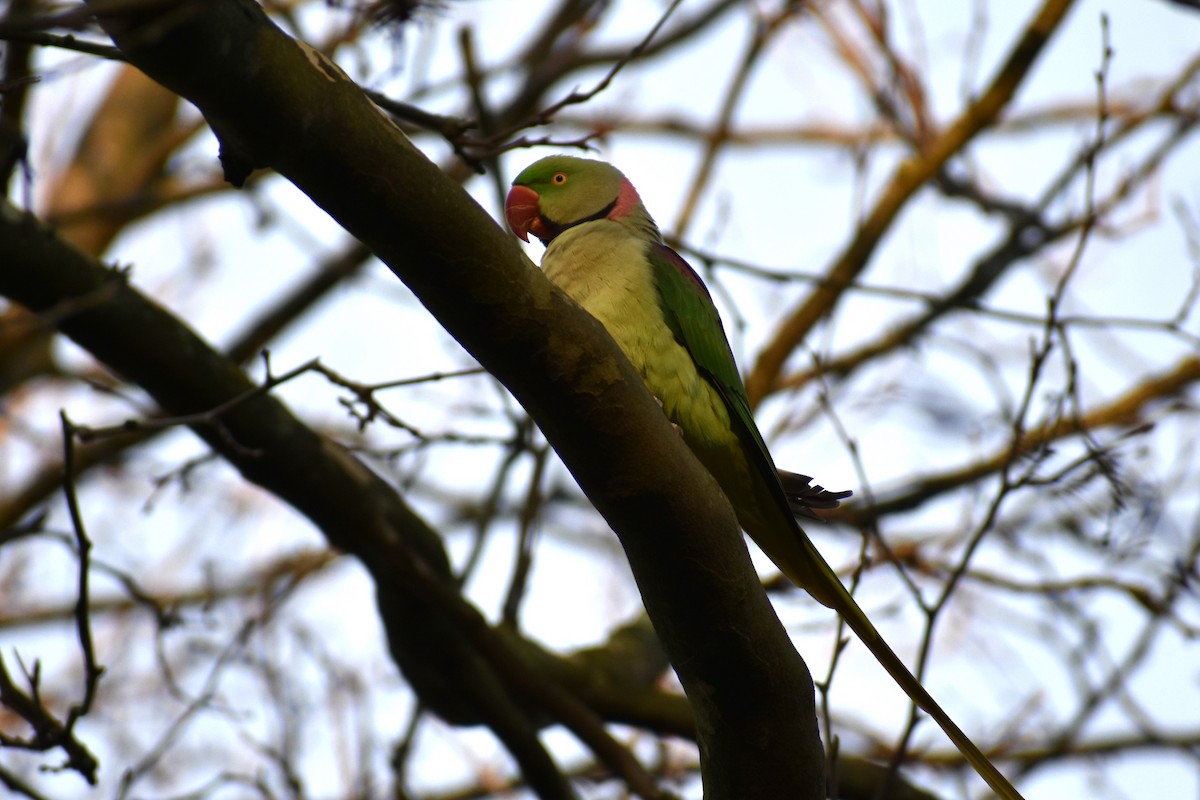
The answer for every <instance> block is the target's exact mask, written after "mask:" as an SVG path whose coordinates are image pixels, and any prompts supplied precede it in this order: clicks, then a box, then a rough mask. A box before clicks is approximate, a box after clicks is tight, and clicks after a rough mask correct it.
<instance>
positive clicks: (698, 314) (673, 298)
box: [647, 242, 851, 519]
mask: <svg viewBox="0 0 1200 800" xmlns="http://www.w3.org/2000/svg"><path fill="white" fill-rule="evenodd" d="M647 257H648V258H649V259H650V263H651V264H652V265H653V268H654V279H655V285H656V286H657V288H658V293H659V300H660V302H661V305H662V308H663V313H664V315H665V317H666V320H667V324H668V325H669V326H670V328H671V330H672V332H673V333H674V334H675V339H676V341H678V342H679V343H680V344H681V345H683V347H684V348H685V349H686V350H687V351H688V352H689V353H690V354H691V356H692V361H693V362H694V363H695V365H696V369H697V370H698V371H699V372H700V374H701V375H702V376H703V377H704V378H705V379H706V380H707V381H708V382H709V383H710V384H712V386H713V387H714V388H715V389H716V390H717V393H718V394H719V395H720V396H721V399H722V401H723V402H724V404H725V410H726V411H727V412H728V414H729V419H730V424H731V425H732V426H733V430H734V433H735V434H736V435H737V437H738V440H739V441H741V443H742V447H743V448H744V449H745V451H746V453H747V455H748V458H747V461H749V462H750V463H752V464H753V466H754V469H755V470H756V471H757V472H758V473H759V474H760V476H761V477H762V478H763V479H764V480H765V481H766V483H767V485H769V486H772V487H778V491H775V490H773V491H772V494H773V495H774V496H775V499H776V501H778V502H781V503H782V504H784V505H785V506H786V507H787V509H788V511H790V513H791V514H792V515H798V516H803V517H808V518H810V519H820V517H818V516H817V515H816V514H815V513H814V512H813V509H830V508H836V507H837V505H838V503H839V501H841V500H842V499H844V498H846V497H849V496H850V494H851V492H849V491H843V492H831V491H828V490H827V489H825V488H824V487H822V486H814V485H813V484H812V478H810V477H808V476H807V475H800V474H798V473H795V472H785V471H783V470H780V469H777V468H776V467H775V462H774V460H773V459H772V458H771V452H770V450H768V449H767V445H766V443H765V442H764V441H763V438H762V434H761V433H759V430H758V425H756V424H755V422H754V415H753V414H752V413H751V411H750V401H749V399H747V397H746V389H745V386H743V385H742V376H741V375H740V374H739V373H738V368H737V362H736V361H735V360H734V358H733V351H732V350H731V349H730V347H729V340H728V339H726V338H725V328H724V326H722V325H721V317H720V315H719V314H718V313H717V307H716V306H715V305H714V304H713V301H712V296H711V295H710V294H709V293H708V289H707V288H706V287H705V286H704V283H703V281H701V280H700V276H698V275H697V274H696V272H695V270H693V269H692V268H691V266H690V265H689V264H688V263H687V262H686V261H684V259H683V257H682V256H681V255H679V254H678V253H676V252H675V251H674V250H672V249H671V248H670V247H668V246H666V245H665V244H662V243H661V242H654V243H651V244H649V245H648V246H647Z"/></svg>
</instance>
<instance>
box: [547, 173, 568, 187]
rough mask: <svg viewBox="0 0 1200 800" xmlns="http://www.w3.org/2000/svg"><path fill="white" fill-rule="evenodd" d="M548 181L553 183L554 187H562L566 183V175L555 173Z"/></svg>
mask: <svg viewBox="0 0 1200 800" xmlns="http://www.w3.org/2000/svg"><path fill="white" fill-rule="evenodd" d="M550 180H551V181H553V182H554V185H555V186H562V185H563V184H564V183H566V182H567V173H565V172H556V173H554V177H553V178H551V179H550Z"/></svg>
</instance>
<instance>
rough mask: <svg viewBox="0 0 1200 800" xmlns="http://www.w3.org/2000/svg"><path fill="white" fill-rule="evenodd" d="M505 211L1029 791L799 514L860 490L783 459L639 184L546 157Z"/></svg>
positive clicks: (827, 583)
mask: <svg viewBox="0 0 1200 800" xmlns="http://www.w3.org/2000/svg"><path fill="white" fill-rule="evenodd" d="M505 216H506V217H507V220H508V224H509V226H510V227H511V228H512V230H513V231H514V232H515V233H516V234H517V235H518V236H519V237H520V238H521V239H523V240H525V241H529V234H530V233H532V234H533V235H534V236H536V237H537V238H538V239H540V240H541V242H542V243H543V244H544V245H545V246H546V251H545V254H544V255H543V257H542V270H543V271H544V273H545V275H546V277H547V278H549V279H550V280H551V281H553V282H554V283H555V284H557V285H558V286H559V288H561V289H562V290H563V291H564V292H565V293H566V294H567V295H568V296H570V297H571V298H572V299H573V300H574V301H575V302H576V303H578V304H579V305H580V306H582V307H583V308H584V309H585V310H586V311H588V312H589V313H590V314H592V316H594V317H596V319H598V320H599V321H600V323H601V324H603V325H604V327H605V328H606V329H607V330H608V332H609V334H611V336H612V337H613V339H614V340H616V342H617V344H618V345H619V346H620V347H621V349H622V350H623V351H624V353H625V356H626V357H627V358H628V359H629V361H630V362H631V363H632V364H633V366H634V368H636V369H637V371H638V373H639V374H640V375H641V376H642V378H643V380H645V382H646V385H647V386H648V388H649V389H650V391H651V393H652V394H653V395H654V396H655V397H656V398H657V399H658V400H659V402H660V403H661V404H662V407H663V411H664V412H665V413H666V415H667V417H668V418H669V419H670V420H671V422H672V423H674V425H675V426H676V427H677V429H678V430H679V432H680V434H681V435H682V436H683V438H684V441H685V442H686V443H687V444H688V446H689V447H690V448H691V449H692V451H693V452H694V453H695V454H696V456H697V457H698V458H699V459H700V462H701V463H702V464H704V466H705V467H706V468H707V469H708V471H709V472H710V473H712V475H713V477H714V478H715V479H716V481H717V483H718V484H719V485H720V486H721V489H722V490H723V491H724V493H725V495H726V497H727V498H728V499H729V501H730V503H731V504H732V505H733V508H734V511H735V512H736V514H737V518H738V521H739V522H740V523H741V525H742V527H743V528H744V529H745V531H746V533H748V534H749V535H750V537H751V538H752V539H753V540H754V541H755V542H756V543H757V544H758V545H759V547H761V548H762V549H763V551H764V552H765V553H766V554H767V555H768V556H769V557H770V558H771V560H772V561H773V562H775V564H776V565H777V566H778V567H779V569H780V570H782V572H783V573H784V574H785V575H786V576H787V577H788V578H789V579H790V580H792V581H793V582H794V583H795V584H796V585H797V586H800V587H803V588H804V589H805V590H806V591H808V592H809V594H811V595H812V596H813V597H814V598H816V599H817V600H818V601H820V602H821V603H823V604H824V605H826V606H829V607H830V608H832V609H833V610H835V611H836V612H837V613H838V614H840V615H841V616H842V618H843V619H844V620H845V621H846V624H847V625H849V626H850V629H851V630H853V631H854V633H855V634H856V635H857V636H858V637H859V639H861V640H862V642H863V644H865V645H866V646H867V648H868V649H869V650H870V651H871V653H872V654H873V655H874V656H875V658H876V659H878V661H879V662H880V664H881V665H882V666H883V667H884V669H886V670H887V671H888V673H889V674H890V675H891V676H892V677H893V678H894V679H895V680H896V682H897V683H898V684H899V685H900V687H901V688H902V689H903V690H904V691H905V693H906V694H908V696H909V697H910V698H911V699H912V700H913V702H915V703H916V704H917V705H918V706H920V707H921V708H922V709H924V710H925V711H926V712H927V713H928V714H929V715H930V716H931V717H933V718H934V720H935V721H937V723H938V724H939V725H940V726H941V727H942V729H943V730H944V731H945V732H946V735H947V736H949V737H950V739H951V740H952V741H953V742H954V744H955V745H956V746H957V747H958V748H959V750H960V751H962V753H963V755H964V756H965V757H966V758H967V760H968V761H969V762H970V763H971V764H972V766H974V768H975V769H976V771H977V772H979V774H980V775H981V776H982V777H983V778H984V780H986V781H987V782H988V784H989V785H990V786H991V787H992V789H993V790H995V791H996V792H997V794H999V795H1000V796H1001V797H1004V798H1008V799H1009V800H1012V799H1013V798H1020V794H1018V793H1017V791H1016V790H1015V789H1014V788H1013V787H1012V785H1011V784H1009V782H1008V781H1007V780H1006V779H1005V778H1004V776H1003V775H1001V774H1000V772H999V771H998V770H997V769H996V767H995V766H994V765H993V764H992V763H991V762H990V761H989V760H988V759H987V757H986V756H984V755H983V753H981V752H980V751H979V748H977V747H976V746H975V744H974V743H973V742H972V741H971V740H970V739H969V738H968V737H967V736H966V734H964V733H963V732H962V730H960V729H959V728H958V726H957V725H956V724H955V723H954V721H953V720H952V719H950V717H949V715H947V714H946V712H945V711H943V710H942V709H941V707H940V706H938V704H937V703H936V702H934V700H933V698H932V697H930V695H929V693H928V692H926V691H925V688H924V687H923V686H922V685H921V683H920V681H918V680H917V679H916V678H914V677H913V675H912V673H910V672H909V671H908V668H907V667H906V666H905V665H904V663H903V662H902V661H901V660H900V659H899V657H897V656H896V654H895V653H894V652H892V649H891V648H890V647H889V646H888V645H887V643H886V642H885V641H884V640H883V638H882V637H881V636H880V634H879V632H878V631H877V630H876V629H875V626H874V625H872V624H871V622H870V620H869V619H868V618H867V616H866V614H865V613H864V612H863V611H862V609H860V608H859V606H858V604H857V603H856V602H855V601H854V598H853V597H852V596H851V595H850V593H849V592H848V591H847V590H846V588H845V587H844V586H843V585H842V582H841V581H840V580H839V579H838V577H837V575H836V573H834V571H833V570H832V569H831V568H830V567H829V565H828V564H827V563H826V562H825V559H824V558H822V557H821V554H820V553H819V552H818V551H817V549H816V548H815V547H814V546H813V544H812V542H811V541H810V540H809V538H808V536H807V535H806V534H805V533H804V530H803V529H802V528H801V527H800V525H799V523H798V522H797V521H796V515H797V514H801V515H805V516H812V517H814V518H815V514H813V512H812V509H821V508H832V507H834V506H836V505H837V504H838V501H839V500H840V499H842V498H844V497H846V496H848V495H849V494H850V492H829V491H826V490H825V489H823V488H822V487H820V486H814V485H812V482H811V479H810V478H808V477H807V476H804V475H798V474H795V473H790V472H783V471H780V470H777V469H776V467H775V464H774V461H773V460H772V459H771V454H770V452H769V451H768V450H767V446H766V444H765V443H764V442H763V438H762V435H761V434H760V433H759V431H758V427H757V425H755V422H754V417H753V415H752V414H751V411H750V404H749V401H748V400H747V398H746V390H745V387H744V386H743V385H742V380H741V376H740V374H739V373H738V368H737V364H736V362H735V360H734V357H733V352H732V350H731V349H730V347H729V341H728V339H726V337H725V331H724V328H723V327H722V324H721V319H720V316H719V315H718V312H717V308H716V306H715V305H714V304H713V302H712V298H711V297H710V295H709V293H708V290H707V289H706V288H705V286H704V284H703V283H702V282H701V280H700V278H699V276H697V275H696V273H695V271H694V270H692V268H691V267H690V266H688V264H687V262H686V261H684V260H683V258H682V257H681V256H680V255H679V254H678V253H676V252H675V251H674V250H672V249H671V248H670V247H668V246H667V245H666V244H665V243H664V242H663V240H662V236H661V234H660V233H659V230H658V226H657V225H656V224H655V222H654V220H653V218H651V216H650V214H649V212H647V211H646V208H645V206H644V205H643V204H642V201H641V198H640V197H639V196H638V193H637V190H636V189H634V187H633V184H631V183H630V182H629V180H628V179H627V178H626V177H625V176H624V175H623V174H622V173H621V172H620V171H618V170H617V169H616V168H615V167H613V166H611V165H609V164H606V163H604V162H600V161H592V160H588V159H583V158H576V157H573V156H550V157H548V158H543V159H541V160H540V161H537V162H535V163H533V164H532V165H530V166H529V167H527V168H526V169H525V170H524V171H523V172H521V174H520V175H518V176H517V178H516V180H515V181H513V187H512V190H511V191H510V192H509V195H508V200H507V202H506V203H505Z"/></svg>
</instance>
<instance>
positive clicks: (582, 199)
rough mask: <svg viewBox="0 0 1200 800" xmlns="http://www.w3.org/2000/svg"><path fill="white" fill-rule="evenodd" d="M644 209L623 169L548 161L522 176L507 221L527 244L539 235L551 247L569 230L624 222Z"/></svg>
mask: <svg viewBox="0 0 1200 800" xmlns="http://www.w3.org/2000/svg"><path fill="white" fill-rule="evenodd" d="M638 210H641V211H642V213H644V209H643V208H642V201H641V198H639V197H638V193H637V190H636V189H634V188H633V184H631V183H630V182H629V179H628V178H626V177H625V176H624V175H622V174H621V172H620V170H618V169H617V168H616V167H614V166H612V165H611V164H605V163H604V162H603V161H591V160H589V159H586V158H576V157H574V156H548V157H547V158H543V159H541V160H539V161H535V162H534V163H532V164H530V165H529V166H528V167H526V168H525V169H524V171H522V172H521V174H520V175H518V176H517V178H516V180H514V181H513V188H512V190H511V191H510V192H509V193H508V200H507V201H506V202H505V204H504V216H505V217H506V218H507V219H508V225H509V227H510V228H512V230H513V233H515V234H517V236H519V237H521V239H522V240H523V241H526V242H527V241H529V234H531V233H532V234H533V235H534V236H536V237H537V238H538V239H540V240H541V241H542V244H549V243H550V240H551V239H553V238H554V237H555V236H557V235H558V234H560V233H562V232H563V231H565V230H566V229H568V228H572V227H574V226H576V225H580V224H582V223H584V222H591V221H592V220H597V219H612V220H620V219H622V218H624V217H626V216H628V215H630V214H632V213H633V212H635V211H638Z"/></svg>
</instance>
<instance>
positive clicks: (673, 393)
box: [542, 220, 732, 446]
mask: <svg viewBox="0 0 1200 800" xmlns="http://www.w3.org/2000/svg"><path fill="white" fill-rule="evenodd" d="M542 270H543V271H544V272H545V274H546V277H547V278H549V279H550V280H551V281H552V282H554V283H555V284H556V285H557V286H558V287H559V288H560V289H562V290H563V291H564V292H565V293H566V294H567V295H568V296H569V297H570V298H571V299H572V300H574V301H575V302H576V303H578V304H579V305H580V306H582V307H583V308H584V310H586V311H587V312H588V313H590V314H591V315H592V316H593V317H595V318H596V319H598V320H599V321H600V323H601V324H602V325H603V326H604V327H605V329H606V330H607V331H608V333H609V335H610V336H612V337H613V339H615V340H616V342H617V344H618V345H619V346H620V348H621V350H622V351H623V352H624V353H625V357H626V358H628V359H629V361H630V363H631V364H633V366H634V368H635V369H636V370H637V371H638V373H640V374H641V376H642V380H644V381H645V382H646V385H647V387H649V389H650V392H651V393H652V394H653V395H654V396H655V397H657V398H658V399H659V400H660V401H661V402H662V404H663V410H664V411H665V412H666V414H667V416H668V418H670V419H671V421H672V422H674V423H675V424H677V425H679V426H680V428H681V429H682V432H683V435H684V438H685V439H687V440H688V441H689V443H692V442H693V441H694V440H695V439H696V438H698V437H699V438H703V437H704V436H711V435H715V436H718V438H721V439H722V440H724V439H725V438H732V433H731V432H730V429H729V415H728V412H727V411H726V409H725V405H724V403H723V402H722V401H721V398H720V396H719V395H718V394H717V392H716V391H715V390H714V389H713V387H712V386H710V385H709V384H708V382H707V381H705V380H704V379H703V378H702V377H701V375H700V373H699V372H698V371H697V370H696V365H695V362H694V361H693V360H692V357H691V354H690V353H689V352H688V351H687V350H686V349H685V348H684V347H683V346H682V345H681V344H680V343H679V342H678V341H676V339H675V334H674V332H673V331H672V330H671V328H670V327H669V326H668V325H667V321H666V317H665V316H664V313H663V309H662V307H661V305H660V303H661V301H660V298H659V294H658V288H657V286H656V285H655V281H654V272H653V268H652V266H651V264H650V262H649V260H648V259H647V258H646V242H645V241H644V240H642V239H640V238H637V237H635V236H631V235H629V233H628V232H627V231H626V230H625V229H624V227H623V226H622V225H620V224H619V223H616V222H612V221H609V220H597V221H595V222H588V223H584V224H583V225H578V226H576V227H573V228H569V229H568V230H566V231H564V232H563V233H561V234H560V235H559V236H557V237H555V239H554V240H553V241H551V242H550V246H549V247H548V248H547V249H546V253H545V255H544V256H543V258H542ZM694 443H695V444H699V445H701V446H705V445H707V446H713V445H715V444H718V443H717V442H707V441H705V442H694ZM720 444H722V445H724V444H726V442H724V441H722V442H720Z"/></svg>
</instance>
